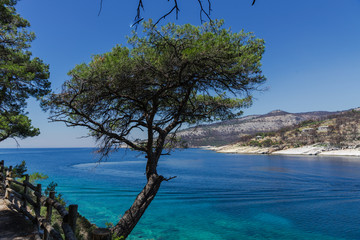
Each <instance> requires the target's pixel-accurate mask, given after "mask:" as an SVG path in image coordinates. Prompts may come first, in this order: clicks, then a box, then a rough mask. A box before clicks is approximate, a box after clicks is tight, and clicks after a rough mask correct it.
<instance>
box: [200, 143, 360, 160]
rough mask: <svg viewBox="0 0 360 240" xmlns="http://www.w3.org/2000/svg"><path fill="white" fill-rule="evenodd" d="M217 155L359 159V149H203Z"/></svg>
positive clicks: (314, 147)
mask: <svg viewBox="0 0 360 240" xmlns="http://www.w3.org/2000/svg"><path fill="white" fill-rule="evenodd" d="M204 148H206V149H209V150H213V151H216V152H219V153H238V154H281V155H321V156H355V157H360V148H346V149H335V148H329V147H324V146H320V145H316V144H315V145H310V146H303V147H298V148H288V149H284V150H277V149H276V148H271V147H269V148H260V147H250V146H237V145H228V146H223V147H204Z"/></svg>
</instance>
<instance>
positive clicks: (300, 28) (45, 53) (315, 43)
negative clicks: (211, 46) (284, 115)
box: [0, 0, 360, 148]
mask: <svg viewBox="0 0 360 240" xmlns="http://www.w3.org/2000/svg"><path fill="white" fill-rule="evenodd" d="M136 2H137V1H135V0H132V1H119V0H103V8H102V12H101V14H100V16H98V11H99V7H100V0H76V1H74V0H62V1H60V0H51V1H49V0H36V1H35V0H22V1H20V2H19V3H18V5H17V10H18V12H19V13H20V14H21V15H22V16H23V17H24V18H26V19H27V20H29V21H30V23H31V30H32V31H34V32H35V34H36V36H37V38H36V40H35V41H34V42H33V43H32V48H31V51H32V52H33V56H36V57H40V58H41V59H43V60H44V62H45V63H48V64H50V72H51V78H50V81H51V82H52V89H53V90H54V91H57V92H58V91H60V89H61V85H62V83H63V82H64V80H66V79H68V76H67V72H68V71H69V70H70V69H72V68H73V67H74V66H75V65H76V64H79V63H82V62H89V61H90V57H91V55H92V54H99V53H104V52H107V51H110V50H111V48H112V47H114V46H115V45H116V44H126V36H127V35H129V34H130V33H131V31H132V30H133V28H131V27H130V25H131V24H132V22H133V19H134V17H135V14H136V7H137V5H136ZM143 2H144V6H145V12H144V13H143V17H144V18H145V19H147V18H150V17H151V18H153V19H158V18H159V17H160V16H161V15H162V14H164V13H165V12H166V11H167V10H168V9H170V8H171V6H172V3H171V2H172V1H170V2H168V1H166V0H151V1H150V0H143ZM206 2H207V1H204V4H205V3H206ZM251 3H252V0H221V1H215V0H213V1H212V6H211V7H212V10H213V11H212V12H211V17H212V18H214V19H215V18H219V19H220V18H223V19H224V20H225V25H226V27H231V28H232V30H233V31H240V30H241V29H244V30H245V31H251V32H254V33H255V35H256V36H257V37H260V38H264V39H265V42H266V52H265V54H264V58H263V61H262V62H263V72H264V74H265V75H266V77H267V79H268V80H267V82H266V84H265V85H264V87H266V88H268V90H267V91H264V92H261V93H256V94H255V97H256V100H255V102H254V104H253V106H252V107H251V108H249V109H246V110H245V114H246V115H249V114H264V113H267V112H269V111H272V110H275V109H281V110H284V111H288V112H306V111H317V110H324V111H337V110H345V109H350V108H355V107H359V106H360V103H359V102H360V79H359V78H360V14H359V13H360V0H346V1H341V0H291V1H289V0H271V1H269V0H257V1H256V3H255V5H254V6H251ZM179 4H180V14H179V18H178V20H176V18H175V14H173V15H171V16H169V17H168V18H167V19H166V20H165V21H162V22H160V25H162V24H166V23H167V22H168V21H174V22H175V23H177V24H184V23H191V24H194V25H199V24H200V23H201V22H200V17H199V11H200V8H199V5H198V1H196V0H181V1H179ZM138 31H141V28H138ZM38 105H39V104H38V103H37V102H35V101H34V100H30V101H29V106H28V112H29V116H30V118H31V119H32V120H33V125H34V126H36V127H39V128H40V130H41V135H40V136H38V137H34V138H29V139H26V140H21V141H19V144H20V147H23V148H24V147H92V146H94V141H93V140H92V139H91V138H85V139H84V138H81V137H83V136H86V134H87V131H86V129H82V128H67V127H66V126H65V125H64V124H62V123H48V120H47V117H48V113H44V112H42V111H41V109H40V107H39V106H38ZM0 147H16V143H15V142H14V140H7V141H4V142H1V144H0Z"/></svg>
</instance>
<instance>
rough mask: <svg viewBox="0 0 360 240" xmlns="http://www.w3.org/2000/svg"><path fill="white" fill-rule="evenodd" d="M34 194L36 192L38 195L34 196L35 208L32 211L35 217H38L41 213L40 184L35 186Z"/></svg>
mask: <svg viewBox="0 0 360 240" xmlns="http://www.w3.org/2000/svg"><path fill="white" fill-rule="evenodd" d="M36 192H38V193H39V195H36V207H35V209H34V210H35V215H36V217H39V216H40V211H41V184H38V185H37V186H36Z"/></svg>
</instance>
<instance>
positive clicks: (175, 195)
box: [0, 148, 360, 240]
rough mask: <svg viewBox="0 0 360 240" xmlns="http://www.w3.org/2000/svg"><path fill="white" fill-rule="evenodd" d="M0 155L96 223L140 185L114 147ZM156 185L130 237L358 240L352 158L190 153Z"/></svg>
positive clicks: (129, 161)
mask: <svg viewBox="0 0 360 240" xmlns="http://www.w3.org/2000/svg"><path fill="white" fill-rule="evenodd" d="M97 158H98V156H96V155H94V154H93V153H92V149H87V148H77V149H76V148H75V149H0V159H4V160H5V161H6V163H7V164H9V165H10V164H12V165H14V164H16V163H20V162H21V161H22V160H26V162H27V165H28V169H29V172H35V171H37V172H41V173H45V174H47V175H49V176H50V179H49V180H46V181H43V182H42V184H43V186H46V185H47V184H48V183H49V181H55V182H57V183H58V184H59V187H58V188H57V190H58V191H59V192H61V193H63V196H64V198H65V199H66V201H67V202H68V203H69V204H73V203H75V204H78V205H79V212H80V213H81V214H82V215H84V216H86V217H87V218H88V219H90V220H91V221H92V222H93V223H96V224H97V225H99V226H105V223H106V222H113V223H116V222H117V221H118V219H119V218H120V217H121V214H122V213H123V212H125V211H126V210H127V209H128V208H129V207H130V206H131V204H132V202H133V201H134V199H135V197H136V195H137V194H138V193H139V191H141V189H142V188H143V186H144V185H145V182H146V178H145V175H144V169H145V160H144V159H145V158H144V156H143V155H139V154H138V153H136V152H132V151H126V150H120V151H119V152H117V153H114V154H113V155H111V157H110V158H109V159H108V160H107V161H105V162H102V163H101V164H100V165H99V164H97V163H96V161H97ZM158 172H159V173H160V174H162V175H163V176H165V177H171V176H177V178H175V179H173V180H171V181H169V182H164V183H163V184H162V186H161V188H160V191H159V193H158V195H157V196H156V198H155V200H154V201H153V202H152V203H151V205H150V207H149V209H148V210H147V211H146V213H145V214H144V216H143V218H142V219H141V221H140V222H139V224H138V225H137V226H136V228H135V229H134V231H133V233H132V235H131V236H130V237H129V239H157V240H160V239H170V240H171V239H174V240H177V239H181V240H184V239H199V240H202V239H204V240H207V239H216V240H218V239H219V240H220V239H227V240H230V239H233V240H235V239H236V240H238V239H250V240H251V239H277V240H278V239H292V240H293V239H299V240H300V239H321V240H322V239H326V240H330V239H360V158H352V157H344V158H342V157H315V156H314V157H305V156H293V157H292V156H275V155H274V156H267V155H233V154H219V153H215V152H212V151H206V150H199V149H188V150H184V151H176V152H174V153H172V155H170V156H165V157H164V158H163V159H161V160H160V162H159V169H158Z"/></svg>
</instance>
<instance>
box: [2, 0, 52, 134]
mask: <svg viewBox="0 0 360 240" xmlns="http://www.w3.org/2000/svg"><path fill="white" fill-rule="evenodd" d="M16 3H17V1H16V0H3V1H1V3H0V76H1V79H0V109H1V110H0V141H3V140H5V139H7V138H25V137H33V136H37V135H39V133H40V132H39V129H37V128H34V127H33V126H32V125H31V121H30V119H29V118H28V117H27V116H26V113H25V112H24V109H25V107H26V100H27V99H28V98H29V97H31V96H32V97H35V98H41V97H43V96H45V95H46V94H48V93H49V89H50V82H49V81H48V80H47V79H48V78H49V66H48V65H46V64H44V63H43V62H42V61H41V60H40V59H39V58H31V52H30V51H28V50H27V49H28V48H29V47H30V43H31V42H32V41H33V40H34V38H35V35H34V33H32V32H28V31H27V30H26V28H27V27H29V26H30V24H29V22H28V21H27V20H25V19H23V18H22V17H21V16H20V15H19V14H17V13H16V9H15V5H16Z"/></svg>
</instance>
